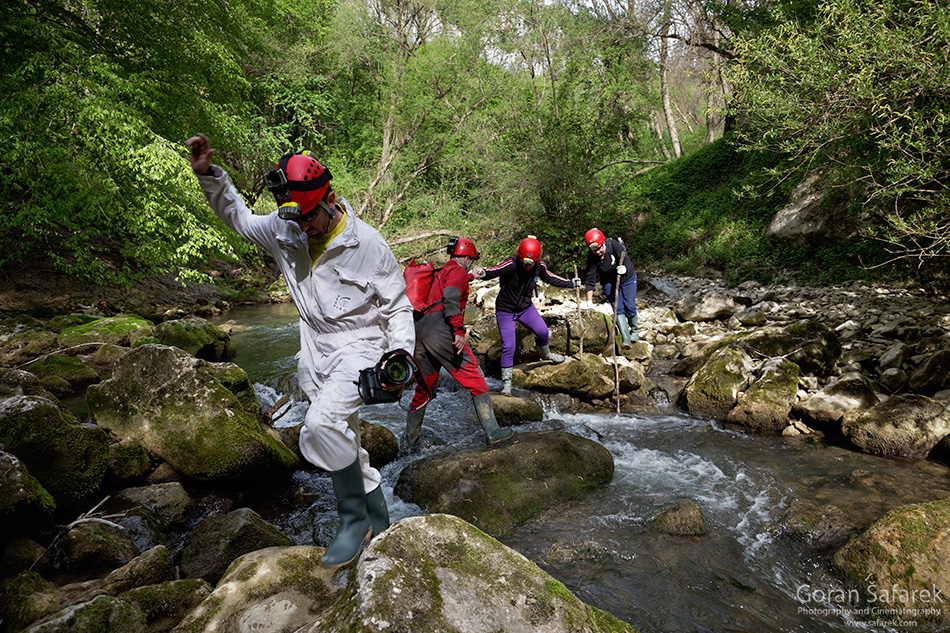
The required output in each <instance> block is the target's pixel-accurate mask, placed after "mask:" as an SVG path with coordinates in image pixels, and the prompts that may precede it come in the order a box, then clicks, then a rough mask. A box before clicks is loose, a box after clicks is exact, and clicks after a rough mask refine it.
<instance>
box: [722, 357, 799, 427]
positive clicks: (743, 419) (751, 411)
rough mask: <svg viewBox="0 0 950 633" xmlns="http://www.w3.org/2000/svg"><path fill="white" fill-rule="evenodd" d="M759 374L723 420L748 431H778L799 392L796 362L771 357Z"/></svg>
mask: <svg viewBox="0 0 950 633" xmlns="http://www.w3.org/2000/svg"><path fill="white" fill-rule="evenodd" d="M759 374H760V375H759V377H758V378H757V379H756V381H755V382H753V383H752V384H751V385H750V386H749V388H748V389H746V390H745V391H744V392H743V393H742V394H741V395H740V396H739V400H738V403H737V404H736V406H735V407H734V408H733V409H732V410H731V411H729V413H728V414H727V415H726V421H727V422H729V423H731V424H736V425H739V426H741V427H743V428H746V429H748V430H750V431H755V432H760V433H780V432H781V431H782V430H783V429H784V428H785V427H786V426H788V414H789V412H791V410H792V404H793V403H794V402H795V396H796V394H797V393H798V374H799V369H798V365H796V364H795V363H793V362H792V361H790V360H788V359H787V358H772V359H770V360H769V361H768V362H766V363H765V364H764V365H763V366H762V368H761V369H760V370H759Z"/></svg>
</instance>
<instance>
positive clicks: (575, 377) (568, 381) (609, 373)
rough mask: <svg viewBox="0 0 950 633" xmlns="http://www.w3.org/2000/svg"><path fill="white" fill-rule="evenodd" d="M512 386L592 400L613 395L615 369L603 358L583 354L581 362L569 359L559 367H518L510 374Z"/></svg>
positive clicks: (550, 365) (551, 365) (547, 364)
mask: <svg viewBox="0 0 950 633" xmlns="http://www.w3.org/2000/svg"><path fill="white" fill-rule="evenodd" d="M526 370H527V371H526ZM512 382H513V383H514V384H515V385H517V386H519V387H523V388H525V389H533V390H537V391H545V392H556V393H566V394H569V395H572V396H575V397H578V398H581V399H582V400H591V399H594V398H605V397H607V396H609V395H610V394H611V393H613V392H614V368H613V365H612V364H609V362H608V361H607V359H605V358H604V357H602V356H599V355H596V354H586V353H585V354H584V358H583V359H582V360H577V359H573V358H570V359H568V360H567V361H565V362H563V363H561V364H559V365H553V364H549V363H537V364H533V365H529V366H522V367H519V368H518V369H516V370H514V371H513V372H512Z"/></svg>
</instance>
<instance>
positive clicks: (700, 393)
mask: <svg viewBox="0 0 950 633" xmlns="http://www.w3.org/2000/svg"><path fill="white" fill-rule="evenodd" d="M753 367H754V365H753V363H752V359H751V358H749V355H748V354H746V353H745V352H744V351H743V350H742V349H740V348H739V347H735V346H727V347H722V348H720V349H718V350H716V351H715V352H713V354H712V355H711V356H710V357H709V359H708V360H707V361H706V362H705V363H703V366H702V367H700V368H699V370H698V371H697V372H696V373H695V374H693V376H692V378H690V379H689V382H687V383H686V387H684V389H683V396H682V397H683V403H684V404H685V406H686V409H687V410H688V411H689V412H690V413H691V414H692V415H695V416H697V417H708V418H713V419H715V420H723V419H725V418H726V416H727V415H728V413H729V412H730V411H731V410H732V408H733V407H734V406H736V403H737V401H738V398H739V392H741V391H745V388H746V387H747V386H748V384H749V378H750V374H751V373H752V369H753Z"/></svg>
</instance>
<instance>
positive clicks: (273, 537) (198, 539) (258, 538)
mask: <svg viewBox="0 0 950 633" xmlns="http://www.w3.org/2000/svg"><path fill="white" fill-rule="evenodd" d="M282 545H291V540H290V539H289V538H288V537H287V536H286V535H285V534H284V533H283V532H281V531H280V530H278V529H277V528H276V527H274V526H273V525H271V524H270V523H268V522H267V521H265V520H264V519H262V518H261V516H260V515H259V514H257V513H256V512H254V511H253V510H251V509H249V508H239V509H237V510H234V511H233V512H228V513H227V514H217V515H212V516H210V517H208V518H207V519H205V520H204V521H202V522H201V523H199V524H198V525H196V526H195V527H194V528H192V529H191V531H190V532H188V536H187V537H186V539H185V546H184V549H183V550H182V554H181V570H182V572H183V573H184V574H185V575H186V576H187V577H189V578H201V579H203V580H206V581H208V582H209V583H211V584H214V583H216V582H218V580H219V579H220V578H221V576H222V575H223V574H224V572H225V570H227V568H228V566H229V565H230V564H231V563H232V562H233V561H234V559H236V558H237V557H239V556H241V555H243V554H247V553H248V552H253V551H255V550H259V549H263V548H265V547H277V546H282Z"/></svg>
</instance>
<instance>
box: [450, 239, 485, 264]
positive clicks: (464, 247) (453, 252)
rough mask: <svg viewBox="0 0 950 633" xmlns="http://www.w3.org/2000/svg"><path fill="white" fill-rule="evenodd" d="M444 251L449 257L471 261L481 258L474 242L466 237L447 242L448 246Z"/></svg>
mask: <svg viewBox="0 0 950 633" xmlns="http://www.w3.org/2000/svg"><path fill="white" fill-rule="evenodd" d="M445 251H446V252H447V253H448V254H449V257H471V258H472V259H478V258H479V257H481V255H479V254H478V250H476V248H475V242H473V241H472V240H470V239H468V238H467V237H453V238H452V239H451V240H449V245H448V246H447V247H446V249H445Z"/></svg>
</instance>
